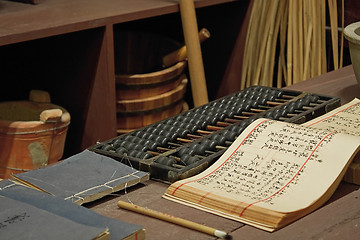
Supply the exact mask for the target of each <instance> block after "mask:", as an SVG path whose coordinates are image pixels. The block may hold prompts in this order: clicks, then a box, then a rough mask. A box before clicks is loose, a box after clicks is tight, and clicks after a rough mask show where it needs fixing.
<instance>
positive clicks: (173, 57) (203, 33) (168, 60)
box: [162, 28, 210, 67]
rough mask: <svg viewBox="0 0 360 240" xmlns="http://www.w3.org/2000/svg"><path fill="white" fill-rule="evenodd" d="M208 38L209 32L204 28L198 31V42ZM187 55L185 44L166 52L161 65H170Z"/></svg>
mask: <svg viewBox="0 0 360 240" xmlns="http://www.w3.org/2000/svg"><path fill="white" fill-rule="evenodd" d="M208 38H210V32H209V30H207V29H206V28H203V29H201V30H200V32H199V40H200V43H202V42H204V41H205V40H206V39H208ZM186 57H187V50H186V45H184V46H182V47H181V48H179V49H177V50H175V51H173V52H171V53H169V54H167V55H166V56H164V57H163V59H162V63H163V67H170V66H172V65H174V64H175V63H177V62H180V61H183V60H185V59H186Z"/></svg>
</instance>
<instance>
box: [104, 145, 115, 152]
mask: <svg viewBox="0 0 360 240" xmlns="http://www.w3.org/2000/svg"><path fill="white" fill-rule="evenodd" d="M101 150H104V151H115V148H114V147H113V146H112V145H110V144H105V145H104V146H102V148H101Z"/></svg>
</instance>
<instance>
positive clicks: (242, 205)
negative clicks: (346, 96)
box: [163, 99, 360, 231]
mask: <svg viewBox="0 0 360 240" xmlns="http://www.w3.org/2000/svg"><path fill="white" fill-rule="evenodd" d="M359 116H360V101H359V100H357V99H355V100H354V101H352V102H350V103H349V104H347V105H344V106H342V107H340V108H338V109H335V110H334V111H332V112H330V113H328V114H326V115H324V116H321V117H319V118H317V119H315V120H313V121H311V122H309V123H306V124H304V125H296V124H292V123H285V122H279V121H274V120H269V119H258V120H256V121H254V122H253V123H252V124H250V125H249V126H248V127H247V128H246V129H245V130H244V131H243V132H242V133H241V135H240V136H239V137H238V138H237V139H236V140H235V141H234V143H233V144H232V145H231V146H230V147H229V148H228V149H227V151H226V152H225V153H224V154H223V155H222V156H221V157H220V158H219V159H218V160H217V161H216V162H215V163H214V164H213V165H212V166H210V167H209V168H208V169H206V170H205V171H203V172H202V173H200V174H198V175H196V176H193V177H191V178H187V179H184V180H180V181H177V182H175V183H173V184H171V185H170V186H169V188H168V189H167V191H166V193H165V194H164V195H163V197H164V198H166V199H170V200H173V201H175V202H179V203H182V204H185V205H189V206H192V207H195V208H198V209H202V210H205V211H208V212H211V213H214V214H217V215H221V216H224V217H227V218H230V219H234V220H237V221H240V222H243V223H246V224H249V225H253V226H256V227H259V228H261V229H264V230H267V231H274V230H276V229H279V228H281V227H283V226H285V225H287V224H289V223H291V222H293V221H295V220H297V219H299V218H301V217H302V216H304V215H306V214H308V213H310V212H312V211H313V210H315V209H317V208H319V207H320V206H321V205H323V204H324V203H325V202H326V201H327V200H328V199H329V198H330V197H331V195H332V194H333V193H334V191H335V190H336V188H337V186H338V185H339V183H340V181H341V180H342V178H343V177H344V174H345V172H346V170H347V168H348V167H349V165H350V164H351V161H352V160H353V158H354V157H355V155H356V153H357V152H358V150H359V146H360V134H359V133H360V130H359V129H358V128H359V127H360V117H359ZM342 126H344V127H342ZM350 128H351V131H350ZM345 130H346V132H347V133H349V134H344V133H339V131H340V132H345ZM356 135H358V136H356Z"/></svg>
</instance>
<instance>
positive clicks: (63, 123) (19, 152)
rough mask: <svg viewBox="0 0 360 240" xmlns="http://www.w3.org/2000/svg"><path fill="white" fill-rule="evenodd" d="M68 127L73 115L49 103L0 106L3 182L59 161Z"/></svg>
mask: <svg viewBox="0 0 360 240" xmlns="http://www.w3.org/2000/svg"><path fill="white" fill-rule="evenodd" d="M69 124H70V114H69V113H68V112H67V111H66V110H65V109H64V108H62V107H60V106H57V105H55V104H51V103H49V102H33V101H12V102H2V103H0V178H9V177H10V176H11V174H16V173H21V172H24V171H28V170H32V169H36V168H39V167H42V166H46V165H48V164H51V163H55V162H57V161H58V160H60V159H61V157H62V155H63V152H64V145H65V138H66V134H67V129H68V126H69Z"/></svg>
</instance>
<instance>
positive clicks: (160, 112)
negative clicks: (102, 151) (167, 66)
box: [117, 75, 188, 132]
mask: <svg viewBox="0 0 360 240" xmlns="http://www.w3.org/2000/svg"><path fill="white" fill-rule="evenodd" d="M182 76H183V79H182V81H181V83H180V84H179V85H178V86H177V87H176V88H174V89H173V90H170V91H168V92H165V93H163V94H160V95H157V96H154V97H148V98H140V99H134V100H119V101H118V102H117V127H118V129H119V131H118V132H125V129H136V128H140V127H144V126H147V125H149V124H152V123H155V122H158V121H161V120H163V119H165V118H169V117H172V116H174V115H177V114H179V113H180V112H181V111H182V109H183V104H184V101H183V96H184V94H185V91H186V85H187V82H188V81H187V79H186V77H185V75H182Z"/></svg>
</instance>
